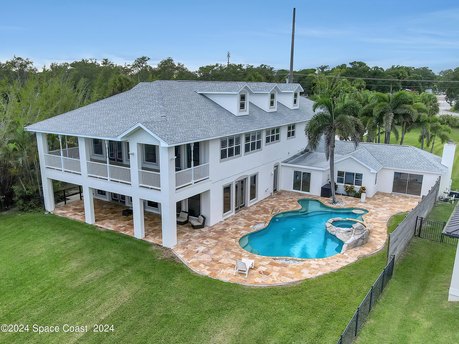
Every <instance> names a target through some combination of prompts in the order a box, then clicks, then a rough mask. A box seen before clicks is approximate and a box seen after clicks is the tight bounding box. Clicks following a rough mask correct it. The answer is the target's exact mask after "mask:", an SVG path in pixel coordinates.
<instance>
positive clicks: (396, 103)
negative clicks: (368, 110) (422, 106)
mask: <svg viewBox="0 0 459 344" xmlns="http://www.w3.org/2000/svg"><path fill="white" fill-rule="evenodd" d="M375 96H376V97H377V104H376V105H375V107H374V110H373V113H374V116H375V117H377V118H378V117H379V118H382V119H383V123H384V131H385V133H384V143H386V144H387V143H390V134H391V132H394V134H395V136H396V138H397V137H398V130H397V128H396V124H397V122H398V123H404V122H406V121H408V119H410V120H413V119H414V118H415V116H416V110H415V109H414V107H413V96H412V95H411V94H410V93H409V92H405V91H399V92H397V93H395V94H392V93H387V94H384V93H377V94H376V95H375Z"/></svg>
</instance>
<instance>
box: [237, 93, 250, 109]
mask: <svg viewBox="0 0 459 344" xmlns="http://www.w3.org/2000/svg"><path fill="white" fill-rule="evenodd" d="M242 95H244V96H245V100H244V101H242V100H241V97H242ZM242 102H244V108H243V109H241V103H242ZM248 103H249V94H248V93H247V92H245V91H243V92H240V93H239V97H238V103H237V109H238V112H240V113H246V112H247V111H248V109H249V107H248Z"/></svg>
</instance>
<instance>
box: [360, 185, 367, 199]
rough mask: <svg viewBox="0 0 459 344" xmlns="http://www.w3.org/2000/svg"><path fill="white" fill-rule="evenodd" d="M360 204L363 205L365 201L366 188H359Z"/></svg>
mask: <svg viewBox="0 0 459 344" xmlns="http://www.w3.org/2000/svg"><path fill="white" fill-rule="evenodd" d="M359 192H360V202H362V203H365V200H366V199H367V188H366V187H365V186H361V187H360V190H359Z"/></svg>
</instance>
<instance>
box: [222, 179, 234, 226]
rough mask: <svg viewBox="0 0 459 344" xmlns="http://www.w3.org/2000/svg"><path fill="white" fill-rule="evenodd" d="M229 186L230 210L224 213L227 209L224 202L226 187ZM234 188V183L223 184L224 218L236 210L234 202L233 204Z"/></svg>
mask: <svg viewBox="0 0 459 344" xmlns="http://www.w3.org/2000/svg"><path fill="white" fill-rule="evenodd" d="M228 186H229V188H230V210H228V211H227V212H226V213H224V211H225V203H224V201H223V196H224V195H225V188H227V187H228ZM233 190H234V186H233V183H229V184H225V185H223V186H222V213H223V218H227V217H229V216H230V215H232V214H233V212H234V204H233V199H234V195H233Z"/></svg>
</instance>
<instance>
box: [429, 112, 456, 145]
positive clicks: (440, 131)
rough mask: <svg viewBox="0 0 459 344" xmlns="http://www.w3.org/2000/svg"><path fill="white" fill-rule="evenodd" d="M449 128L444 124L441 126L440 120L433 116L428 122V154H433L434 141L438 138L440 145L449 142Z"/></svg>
mask: <svg viewBox="0 0 459 344" xmlns="http://www.w3.org/2000/svg"><path fill="white" fill-rule="evenodd" d="M450 133H451V128H450V127H449V126H447V125H445V124H441V122H440V119H439V118H438V117H437V116H435V117H432V119H431V121H430V135H429V137H428V139H427V146H430V145H431V147H430V153H433V151H434V146H435V139H436V138H437V137H438V138H439V139H440V141H441V143H445V142H446V141H448V140H449V134H450Z"/></svg>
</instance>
